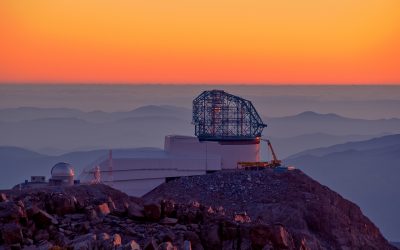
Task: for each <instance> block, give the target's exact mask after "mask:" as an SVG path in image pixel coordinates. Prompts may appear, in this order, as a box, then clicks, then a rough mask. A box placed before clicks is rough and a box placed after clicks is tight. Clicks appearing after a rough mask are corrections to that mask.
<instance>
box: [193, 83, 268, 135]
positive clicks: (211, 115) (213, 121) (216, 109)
mask: <svg viewBox="0 0 400 250" xmlns="http://www.w3.org/2000/svg"><path fill="white" fill-rule="evenodd" d="M192 122H193V124H194V125H195V135H196V136H197V137H198V138H199V140H200V141H219V142H224V141H225V142H226V141H245V142H255V141H258V142H259V137H261V133H262V131H263V129H264V128H265V127H266V126H267V125H266V124H264V123H263V121H262V120H261V118H260V116H259V115H258V113H257V111H256V109H255V108H254V106H253V104H252V103H251V102H250V101H248V100H246V99H243V98H240V97H238V96H235V95H231V94H229V93H226V92H224V91H223V90H210V91H204V92H203V93H201V94H200V95H199V96H198V97H196V99H194V100H193V121H192Z"/></svg>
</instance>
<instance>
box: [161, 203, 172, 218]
mask: <svg viewBox="0 0 400 250" xmlns="http://www.w3.org/2000/svg"><path fill="white" fill-rule="evenodd" d="M161 214H162V217H175V216H176V208H175V202H174V201H172V200H162V201H161Z"/></svg>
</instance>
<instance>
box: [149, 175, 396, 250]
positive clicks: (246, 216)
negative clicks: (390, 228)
mask: <svg viewBox="0 0 400 250" xmlns="http://www.w3.org/2000/svg"><path fill="white" fill-rule="evenodd" d="M144 198H145V199H146V200H158V199H167V200H174V201H175V202H177V203H182V204H187V203H196V204H201V205H202V206H205V207H206V208H207V207H209V209H208V211H209V213H215V214H222V217H223V218H225V219H226V220H228V221H230V222H231V223H233V225H235V226H236V228H237V229H236V230H237V231H235V230H233V231H232V228H231V229H229V227H232V225H231V226H226V225H224V224H223V223H222V224H221V223H220V224H218V223H212V226H211V229H209V230H215V231H214V232H215V236H214V237H213V238H212V239H209V238H207V237H203V238H202V239H204V240H203V247H204V248H205V249H221V248H225V249H250V248H249V246H251V247H253V248H254V249H394V247H393V246H391V245H390V244H389V243H388V242H387V240H386V239H384V237H383V236H382V235H381V233H380V232H379V229H378V228H377V227H376V226H375V225H374V224H373V223H372V222H371V221H370V220H369V219H368V218H367V217H365V216H364V215H363V214H362V212H361V210H360V208H359V207H358V206H357V205H355V204H353V203H352V202H350V201H348V200H345V199H344V198H342V197H341V196H340V195H339V194H337V193H335V192H333V191H332V190H330V189H329V188H327V187H325V186H322V185H321V184H319V183H318V182H316V181H314V180H312V179H311V178H309V177H308V176H306V175H305V174H303V173H302V172H301V171H299V170H295V171H288V172H283V173H275V172H273V171H272V170H263V171H234V172H219V173H215V174H212V175H207V176H195V177H186V178H181V179H178V180H175V181H172V182H169V183H165V184H163V185H161V186H160V187H158V188H157V189H155V190H153V191H152V192H151V193H149V194H147V195H146V196H145V197H144ZM235 223H236V224H235ZM214 227H216V228H214ZM217 232H218V234H217ZM208 237H210V235H208ZM239 246H240V247H239Z"/></svg>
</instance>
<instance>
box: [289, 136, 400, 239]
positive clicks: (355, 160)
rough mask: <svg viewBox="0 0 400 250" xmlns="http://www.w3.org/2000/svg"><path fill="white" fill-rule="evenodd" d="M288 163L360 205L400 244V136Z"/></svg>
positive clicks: (345, 146) (315, 151)
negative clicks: (399, 212) (399, 213)
mask: <svg viewBox="0 0 400 250" xmlns="http://www.w3.org/2000/svg"><path fill="white" fill-rule="evenodd" d="M285 162H286V163H287V164H293V165H295V166H296V167H298V168H300V169H302V170H303V171H304V172H305V173H307V174H308V175H310V176H311V177H313V178H314V179H316V180H318V181H319V182H320V183H322V184H324V185H327V186H328V187H330V188H332V189H333V190H335V191H337V192H339V193H340V194H342V195H343V196H344V197H345V198H347V199H350V200H352V201H354V202H355V203H357V204H358V205H359V206H360V207H361V208H362V210H363V212H364V213H365V214H366V215H367V216H368V217H369V218H371V219H372V221H374V222H375V223H376V224H377V225H378V226H379V228H380V229H381V230H382V232H383V233H384V235H386V237H388V238H389V239H392V240H395V241H399V240H400V217H399V216H398V211H400V198H399V197H400V180H399V177H400V134H397V135H389V136H383V137H379V138H374V139H370V140H367V141H361V142H348V143H344V144H338V145H334V146H330V147H325V148H318V149H313V150H306V151H304V152H301V153H298V154H295V155H293V156H291V157H289V158H287V159H285Z"/></svg>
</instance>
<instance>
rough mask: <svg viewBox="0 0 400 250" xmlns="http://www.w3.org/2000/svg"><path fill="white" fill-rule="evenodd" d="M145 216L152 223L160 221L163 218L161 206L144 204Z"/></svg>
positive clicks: (152, 203)
mask: <svg viewBox="0 0 400 250" xmlns="http://www.w3.org/2000/svg"><path fill="white" fill-rule="evenodd" d="M144 215H145V217H146V219H148V220H150V221H158V220H159V219H160V217H161V206H160V204H157V203H154V202H151V203H146V204H144Z"/></svg>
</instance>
